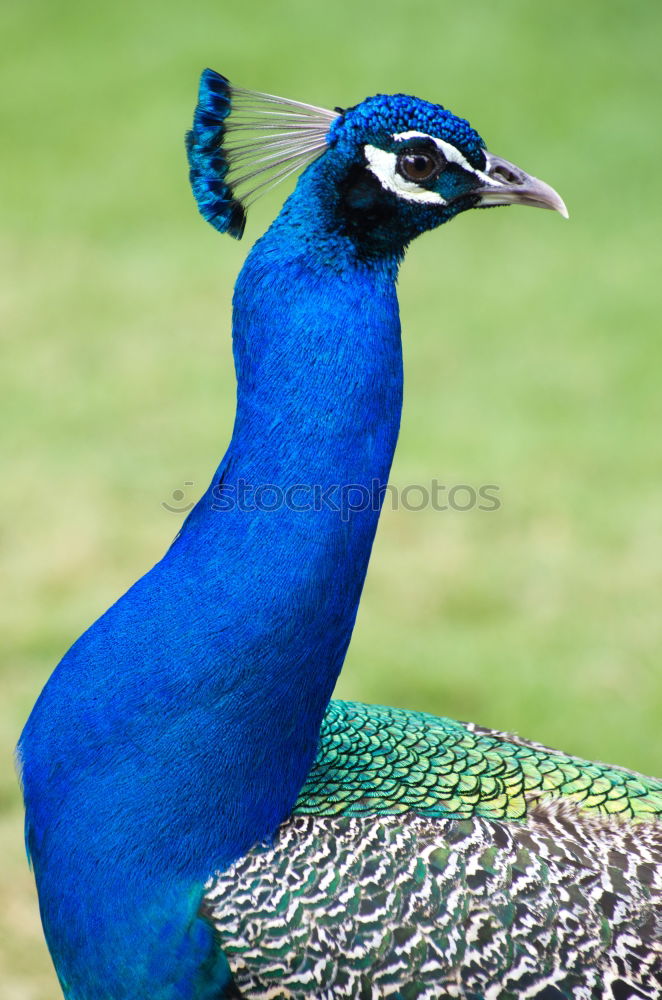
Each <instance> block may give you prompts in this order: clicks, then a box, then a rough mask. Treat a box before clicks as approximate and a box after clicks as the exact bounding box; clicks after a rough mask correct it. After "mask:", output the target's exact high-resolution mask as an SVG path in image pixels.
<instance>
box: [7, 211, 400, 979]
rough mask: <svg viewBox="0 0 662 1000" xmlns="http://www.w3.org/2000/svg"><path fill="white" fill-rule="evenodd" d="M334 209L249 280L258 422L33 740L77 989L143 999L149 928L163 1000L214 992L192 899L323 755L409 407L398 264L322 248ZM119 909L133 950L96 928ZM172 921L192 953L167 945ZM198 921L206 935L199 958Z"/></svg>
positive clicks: (299, 221)
mask: <svg viewBox="0 0 662 1000" xmlns="http://www.w3.org/2000/svg"><path fill="white" fill-rule="evenodd" d="M317 209H318V217H321V214H322V211H321V209H320V208H319V206H317ZM315 211H316V206H315V204H314V203H310V201H309V203H308V204H307V206H306V209H305V212H306V213H307V217H305V218H304V217H303V216H304V213H303V211H299V210H297V205H296V202H294V204H293V200H292V199H291V200H290V204H289V207H288V208H286V210H285V211H284V213H283V215H282V216H281V217H280V218H279V220H277V221H276V223H275V224H274V226H272V228H271V230H270V231H269V232H268V233H267V234H266V235H265V236H264V237H263V238H262V239H261V240H260V241H259V242H258V243H257V244H256V246H255V247H254V249H253V251H252V252H251V254H250V255H249V258H248V260H247V262H246V265H245V267H244V269H243V272H242V274H241V276H240V278H239V280H238V283H237V288H236V293H235V302H234V350H235V360H236V367H237V377H238V396H237V415H236V422H235V426H234V431H233V436H232V441H231V444H230V446H229V449H228V451H227V453H226V455H225V457H224V458H223V460H222V462H221V464H220V466H219V469H218V471H217V473H216V475H215V477H214V480H213V482H212V484H211V485H210V488H209V489H208V490H207V492H206V493H205V495H204V496H203V497H202V499H201V500H200V502H199V503H198V505H197V506H196V507H195V509H194V510H193V511H192V512H191V514H190V516H189V518H188V520H187V521H186V523H185V525H184V526H183V528H182V531H181V532H180V534H179V535H178V537H177V539H176V540H175V542H174V543H173V545H172V547H171V548H170V550H169V551H168V553H167V554H166V555H165V557H164V558H163V559H162V560H161V561H160V562H159V563H158V564H157V565H156V566H155V567H154V568H153V569H152V570H151V571H150V572H149V573H147V574H146V575H145V576H144V577H143V578H142V579H141V580H139V581H138V582H137V583H136V584H135V585H134V587H132V588H131V590H129V591H128V593H127V594H125V595H124V597H123V598H121V599H120V600H119V601H118V602H117V603H116V604H115V605H114V606H113V607H112V608H110V609H109V611H107V612H106V614H105V615H103V616H102V618H100V619H99V620H98V621H97V622H96V623H95V624H94V625H93V626H92V627H91V628H90V629H89V630H88V631H87V632H86V633H85V634H84V635H83V636H82V637H81V638H80V639H79V640H78V641H77V643H75V644H74V646H73V647H72V649H71V650H70V651H69V652H68V653H67V655H66V656H65V657H64V659H63V660H62V662H61V664H60V665H59V667H58V668H57V670H56V671H55V673H54V674H53V677H52V678H51V680H50V681H49V683H48V684H47V686H46V688H45V689H44V691H43V692H42V695H41V697H40V699H39V701H38V703H37V705H36V706H35V709H34V711H33V713H32V716H31V717H30V719H29V721H28V723H27V725H26V728H25V730H24V733H23V736H22V739H21V743H20V746H19V755H20V758H21V761H22V768H23V781H24V789H25V798H26V811H27V820H26V823H27V843H28V849H29V851H30V853H31V856H32V860H33V863H34V867H35V874H36V878H37V881H38V884H39V889H40V902H41V908H42V917H43V920H44V927H45V930H46V934H47V938H48V941H49V945H50V947H51V951H52V953H53V955H54V957H55V958H56V964H58V967H59V970H60V974H61V975H62V976H63V977H64V978H63V984H64V985H65V993H66V995H67V996H69V997H72V998H78V997H79V996H80V997H87V996H88V995H104V996H105V995H108V996H109V997H110V996H112V997H113V998H114V997H116V996H117V997H124V996H125V995H126V996H127V997H129V996H134V995H138V994H139V992H140V983H141V982H142V980H141V979H140V975H141V974H142V973H141V971H140V970H141V966H140V963H139V962H138V961H137V959H136V957H135V956H134V954H133V951H132V950H131V951H130V954H129V951H127V949H131V948H132V941H131V939H132V936H133V935H135V934H140V935H141V940H142V941H143V953H144V954H145V955H146V956H147V958H146V959H145V961H151V962H154V961H156V960H157V959H158V961H159V962H160V963H161V966H162V967H163V968H164V969H165V968H166V966H167V961H171V962H172V964H173V971H172V977H173V982H174V980H175V979H176V978H177V977H179V978H178V979H177V982H178V983H179V985H178V986H177V989H178V990H180V987H181V991H180V992H176V993H175V992H173V993H172V994H171V993H170V992H168V991H167V989H165V987H164V992H163V993H159V992H157V991H156V990H155V992H154V993H153V996H154V997H155V998H161V996H163V997H164V998H169V997H170V996H171V995H172V996H175V995H176V996H177V997H179V996H189V995H190V996H196V997H198V996H203V993H201V992H195V990H194V988H193V987H192V986H191V988H190V990H189V988H188V987H185V986H182V983H183V982H184V980H185V977H186V975H189V974H190V975H191V976H194V975H197V974H198V973H197V972H195V969H197V968H198V965H199V961H200V958H199V954H198V953H200V954H204V953H205V948H208V947H209V942H208V941H207V938H205V937H204V935H205V934H208V930H209V929H208V928H206V929H205V928H202V930H201V929H200V928H199V927H198V923H199V921H198V922H197V923H196V921H195V919H194V918H195V912H196V911H195V907H196V906H197V902H196V900H197V899H199V895H198V896H196V895H195V891H193V890H191V886H193V887H195V885H196V884H197V885H199V886H201V885H202V883H203V882H204V880H205V879H206V878H207V877H208V876H209V875H210V873H211V872H212V871H213V870H214V869H221V868H223V867H225V866H227V865H228V864H229V863H230V862H231V861H232V860H233V859H234V858H236V857H238V856H239V855H241V854H242V853H243V852H244V851H245V850H247V849H248V848H249V847H251V846H252V845H253V844H254V843H255V842H256V841H259V840H261V839H264V838H265V837H269V836H270V835H271V834H272V833H273V832H274V830H275V828H276V827H277V825H278V824H279V823H280V822H281V821H282V820H283V819H284V818H285V817H286V816H287V815H288V813H289V811H290V810H291V808H292V806H293V804H294V802H295V800H296V797H297V794H298V792H299V790H300V788H301V785H302V783H303V781H304V779H305V777H306V774H307V772H308V770H309V768H310V766H311V764H312V761H313V759H314V755H315V752H316V745H317V739H318V736H319V727H320V724H321V720H322V716H323V713H324V710H325V708H326V705H327V703H328V700H329V698H330V696H331V693H332V690H333V687H334V684H335V681H336V678H337V675H338V672H339V670H340V668H341V666H342V662H343V659H344V656H345V652H346V649H347V645H348V642H349V639H350V635H351V632H352V628H353V625H354V620H355V616H356V611H357V607H358V602H359V597H360V593H361V589H362V586H363V581H364V578H365V573H366V569H367V565H368V559H369V555H370V549H371V546H372V542H373V538H374V534H375V530H376V527H377V521H378V517H379V507H380V500H381V493H380V487H383V486H385V485H386V482H387V478H388V474H389V469H390V465H391V460H392V457H393V451H394V448H395V443H396V438H397V433H398V425H399V419H400V409H401V397H402V368H401V351H400V327H399V318H398V308H397V300H396V294H395V272H396V269H397V261H396V260H395V259H389V260H385V261H384V262H383V263H382V264H379V263H375V262H374V261H373V262H371V263H361V262H360V261H357V260H356V259H355V254H354V252H353V249H352V248H351V247H350V246H349V243H348V241H347V239H346V238H343V237H341V236H340V235H336V236H334V235H333V234H332V233H329V232H327V231H326V230H325V229H324V227H323V226H319V227H318V232H319V233H320V235H319V244H318V245H317V246H316V245H315V244H314V241H312V240H311V236H310V233H311V232H314V231H315V230H314V223H315ZM251 487H252V492H251V490H250V489H249V488H251ZM257 487H262V491H261V493H260V494H259V496H258V493H257ZM268 487H272V489H271V490H269V489H268ZM350 487H351V489H350ZM279 498H280V502H279ZM274 507H275V508H276V509H273V508H274ZM359 507H361V508H362V509H356V508H359ZM180 882H181V884H182V885H183V886H185V887H187V889H186V892H184V893H183V894H182V892H180V891H177V892H176V891H175V890H176V888H177V886H178V885H179V884H180ZM72 885H76V887H77V888H76V891H75V892H74V891H73V890H72ZM187 892H188V895H186V893H187ZM191 892H192V893H193V894H192V895H191ZM189 896H190V899H189ZM120 900H121V903H120V902H119V901H120ZM157 901H158V902H157ZM118 906H119V907H120V909H121V913H122V917H121V920H122V923H121V927H122V930H121V935H120V931H119V930H118V931H117V935H119V936H117V937H116V939H113V940H112V941H111V940H110V938H109V936H108V934H105V935H104V934H98V933H97V931H96V929H97V928H99V927H108V926H116V925H117V920H118V918H117V915H116V911H117V907H118ZM159 907H161V908H163V909H167V912H168V921H169V923H168V927H170V928H171V929H172V933H173V935H174V937H173V940H172V941H168V939H167V935H166V936H165V937H164V934H165V932H164V931H163V929H162V930H161V932H160V937H159V938H158V941H157V940H156V938H154V940H153V941H151V938H150V932H149V929H148V928H149V927H150V926H152V924H154V925H155V926H159V920H161V917H160V916H159V914H158V913H157V910H158V909H159ZM187 907H188V909H187ZM178 921H179V922H178ZM187 921H188V923H187ZM192 921H193V923H192ZM161 924H162V921H161ZM139 925H140V926H139ZM183 926H186V927H188V928H189V931H187V932H186V933H187V934H189V932H190V934H192V933H193V932H192V931H190V928H191V927H195V928H197V930H196V932H195V933H196V934H198V933H200V934H202V935H203V938H204V940H202V941H201V942H198V941H197V938H196V940H195V941H194V942H193V944H192V943H191V940H189V937H187V938H186V944H185V945H184V944H183V943H182V942H181V941H180V940H179V938H178V937H177V935H178V934H179V933H180V930H181V927H183ZM190 934H189V936H190ZM150 941H151V944H150ZM150 947H152V951H151V952H150V950H149V949H150ZM123 949H124V950H123ZM166 950H167V951H168V954H171V955H174V956H176V961H175V957H172V958H171V959H168V960H167V961H166V958H165V952H166ZM150 956H151V957H150ZM185 956H186V959H187V960H190V961H189V965H187V960H185ZM196 956H197V957H196ZM164 962H165V963H166V965H164V964H163V963H164ZM189 966H190V968H189ZM93 969H97V970H102V971H98V972H97V973H96V975H98V976H99V982H101V981H103V983H104V989H105V990H107V993H106V992H104V993H103V994H101V993H99V992H98V991H97V992H96V993H95V992H94V991H95V989H96V984H97V980H96V979H95V978H94V975H95V973H93V972H92V971H91V970H93ZM187 969H188V971H187ZM62 970H64V972H62ZM81 970H82V971H81ZM191 970H192V971H191ZM143 971H144V970H143ZM145 974H146V973H145ZM165 975H166V973H165V972H164V976H165ZM113 977H115V978H114V979H113ZM111 982H115V986H114V987H112V988H111V986H109V985H108V984H109V983H111ZM113 989H114V990H115V991H114V992H113V991H112V990H113ZM173 989H174V987H173ZM86 990H87V991H88V992H86ZM132 990H133V992H131V991H132ZM187 990H188V992H187ZM140 995H142V994H140ZM204 995H205V996H206V995H207V994H206V993H205V994H204ZM210 995H211V994H210ZM214 995H216V994H214Z"/></svg>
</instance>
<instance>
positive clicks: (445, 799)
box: [294, 701, 662, 820]
mask: <svg viewBox="0 0 662 1000" xmlns="http://www.w3.org/2000/svg"><path fill="white" fill-rule="evenodd" d="M550 799H566V800H568V801H571V802H573V803H575V804H576V805H578V806H579V807H580V808H581V809H583V810H586V811H588V812H592V813H597V814H600V815H604V816H619V817H622V818H625V819H630V820H645V819H648V820H651V819H654V818H656V817H662V781H660V780H657V779H655V778H646V777H644V776H642V775H639V774H634V773H633V772H631V771H627V770H626V769H624V768H618V767H611V766H609V765H607V764H596V763H591V762H589V761H585V760H581V759H580V758H578V757H571V756H569V755H567V754H564V753H561V752H559V751H557V750H550V749H547V748H546V747H542V746H539V745H538V744H534V743H527V742H526V741H524V740H520V739H519V738H518V737H515V736H508V735H505V734H503V733H498V732H493V731H490V730H482V729H480V728H478V727H475V726H470V725H463V724H462V723H459V722H455V721H453V720H452V719H443V718H437V717H435V716H432V715H427V714H426V713H424V712H407V711H404V710H402V709H397V708H384V707H382V706H379V705H362V704H359V703H355V702H342V701H332V702H331V703H330V705H329V707H328V709H327V712H326V715H325V717H324V722H323V724H322V731H321V735H320V748H319V752H318V755H317V759H316V761H315V764H314V765H313V768H312V770H311V772H310V774H309V776H308V780H307V781H306V783H305V785H304V787H303V789H302V790H301V793H300V795H299V798H298V800H297V803H296V806H295V809H294V813H295V814H297V815H314V816H367V815H371V816H387V815H396V814H403V813H413V814H415V815H418V816H428V817H444V818H448V819H451V818H452V819H465V818H466V819H468V818H471V817H474V816H479V817H482V818H483V819H491V820H499V819H509V820H519V819H523V818H524V817H525V816H526V815H527V812H528V811H529V810H530V809H531V807H532V806H535V805H536V804H537V803H539V802H541V801H544V800H550Z"/></svg>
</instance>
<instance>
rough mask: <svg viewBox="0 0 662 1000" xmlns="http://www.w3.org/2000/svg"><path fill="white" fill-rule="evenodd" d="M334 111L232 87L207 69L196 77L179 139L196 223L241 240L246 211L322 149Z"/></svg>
mask: <svg viewBox="0 0 662 1000" xmlns="http://www.w3.org/2000/svg"><path fill="white" fill-rule="evenodd" d="M336 117H337V113H336V112H335V111H327V110H326V109H325V108H318V107H315V105H313V104H304V103H302V102H300V101H292V100H288V99H287V98H284V97H276V96H275V95H273V94H261V93H258V92H256V91H252V90H244V89H242V88H239V87H233V86H232V84H231V83H230V81H229V80H227V79H226V78H225V77H224V76H221V74H220V73H216V72H214V70H212V69H206V70H204V71H203V73H202V76H201V78H200V91H199V95H198V104H197V106H196V109H195V114H194V117H193V128H192V129H191V131H190V132H189V133H188V134H187V136H186V149H187V152H188V159H189V166H190V180H191V187H192V188H193V194H194V195H195V199H196V201H197V203H198V208H199V209H200V212H201V214H202V215H203V217H204V218H205V219H206V220H207V221H208V222H210V223H211V225H212V226H214V228H215V229H218V230H219V232H221V233H229V234H230V235H231V236H234V237H235V238H236V239H241V236H242V234H243V231H244V226H245V223H246V209H247V207H248V206H249V205H250V204H251V203H252V202H253V201H254V200H255V199H256V198H257V197H259V195H261V194H263V193H264V192H265V191H267V190H268V189H269V188H270V187H272V186H273V185H274V184H278V183H279V181H281V180H283V179H284V178H285V177H287V176H289V174H292V173H294V172H295V171H297V170H300V169H302V168H303V167H304V166H306V165H307V164H308V163H310V162H312V160H314V159H315V158H316V157H317V156H319V155H320V153H322V152H323V151H324V150H325V149H326V145H327V142H326V136H327V133H328V131H329V128H330V126H331V123H332V122H333V121H334V119H335V118H336Z"/></svg>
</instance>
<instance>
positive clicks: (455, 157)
mask: <svg viewBox="0 0 662 1000" xmlns="http://www.w3.org/2000/svg"><path fill="white" fill-rule="evenodd" d="M392 138H393V139H395V140H396V142H400V141H403V142H404V141H406V140H407V139H429V140H430V142H433V143H434V144H435V146H436V147H437V149H438V150H439V152H441V153H443V154H444V156H445V157H446V159H447V160H448V162H449V163H457V165H458V166H459V167H462V169H463V170H468V171H469V172H470V173H472V174H475V175H476V177H479V178H480V180H481V181H483V183H484V184H490V185H491V186H492V187H501V182H500V181H497V180H495V179H494V177H490V176H489V174H486V173H485V172H484V171H483V170H478V169H477V168H476V167H472V166H471V164H470V163H469V161H468V160H467V158H466V157H465V156H463V155H462V153H461V152H460V150H459V149H458V148H457V147H456V146H454V145H453V144H452V143H450V142H446V140H445V139H439V138H438V137H437V136H436V135H428V133H427V132H416V131H412V132H398V133H397V134H396V135H394V136H393V137H392Z"/></svg>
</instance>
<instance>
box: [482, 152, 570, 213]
mask: <svg viewBox="0 0 662 1000" xmlns="http://www.w3.org/2000/svg"><path fill="white" fill-rule="evenodd" d="M485 156H486V159H487V163H486V165H485V170H483V171H481V172H480V173H479V177H480V180H481V184H479V186H478V187H477V188H474V191H473V193H474V194H478V195H480V201H479V202H478V206H477V207H481V206H483V205H532V206H533V207H534V208H549V209H551V210H552V211H554V212H560V214H561V215H562V216H563V218H564V219H567V218H568V209H567V208H566V207H565V203H564V201H563V198H562V197H561V196H560V195H559V194H557V192H556V191H555V190H554V188H553V187H550V186H549V184H545V182H544V181H539V180H538V178H537V177H531V175H530V174H526V173H524V171H523V170H520V168H519V167H516V166H515V164H514V163H509V162H508V160H503V159H502V158H501V157H500V156H494V155H493V154H492V153H486V154H485Z"/></svg>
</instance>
